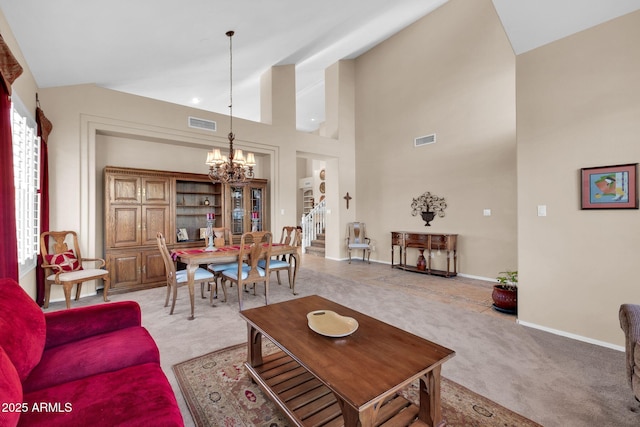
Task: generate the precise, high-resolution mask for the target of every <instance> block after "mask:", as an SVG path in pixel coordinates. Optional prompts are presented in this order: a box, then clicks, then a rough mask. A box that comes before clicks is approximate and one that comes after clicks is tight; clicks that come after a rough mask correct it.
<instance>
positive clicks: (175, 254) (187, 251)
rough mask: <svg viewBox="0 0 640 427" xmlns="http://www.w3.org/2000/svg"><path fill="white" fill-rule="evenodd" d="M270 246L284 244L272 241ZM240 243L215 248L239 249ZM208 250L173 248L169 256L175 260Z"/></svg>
mask: <svg viewBox="0 0 640 427" xmlns="http://www.w3.org/2000/svg"><path fill="white" fill-rule="evenodd" d="M271 246H284V245H283V244H282V243H273V244H272V245H271ZM239 250H240V245H230V246H220V247H219V248H216V252H233V251H239ZM203 252H208V251H207V248H192V249H173V250H172V251H171V258H172V259H173V260H174V261H176V260H177V259H178V258H179V257H180V255H184V254H201V253H203Z"/></svg>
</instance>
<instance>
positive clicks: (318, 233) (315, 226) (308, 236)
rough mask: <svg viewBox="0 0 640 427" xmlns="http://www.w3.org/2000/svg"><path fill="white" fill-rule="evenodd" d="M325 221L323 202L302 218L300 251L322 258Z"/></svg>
mask: <svg viewBox="0 0 640 427" xmlns="http://www.w3.org/2000/svg"><path fill="white" fill-rule="evenodd" d="M325 219H326V201H325V200H323V201H321V202H320V203H318V204H317V205H316V206H314V208H313V209H311V211H309V213H308V214H306V215H303V216H302V221H301V224H302V250H303V251H304V253H310V254H313V255H316V256H321V257H324V249H325V243H324V231H325V228H326V227H325V226H326V222H325Z"/></svg>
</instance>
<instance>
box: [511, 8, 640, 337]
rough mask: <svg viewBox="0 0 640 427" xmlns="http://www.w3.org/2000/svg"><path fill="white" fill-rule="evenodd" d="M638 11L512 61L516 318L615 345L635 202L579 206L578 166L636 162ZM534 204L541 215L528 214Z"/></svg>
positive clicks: (633, 295)
mask: <svg viewBox="0 0 640 427" xmlns="http://www.w3.org/2000/svg"><path fill="white" fill-rule="evenodd" d="M639 40H640V12H635V13H632V14H629V15H626V16H623V17H621V18H618V19H615V20H613V21H610V22H608V23H605V24H602V25H600V26H598V27H595V28H592V29H589V30H586V31H584V32H581V33H578V34H575V35H573V36H571V37H568V38H565V39H563V40H560V41H557V42H555V43H552V44H549V45H547V46H543V47H540V48H538V49H536V50H533V51H531V52H529V53H526V54H523V55H520V56H518V59H517V94H518V102H517V110H518V212H519V217H518V239H519V247H518V253H519V263H518V264H519V269H520V294H519V299H520V305H519V315H518V317H519V319H520V321H521V322H525V323H531V324H535V325H538V326H542V327H546V328H549V329H552V330H559V331H564V332H565V333H570V334H575V335H577V336H582V337H589V338H591V339H593V340H596V341H602V342H607V343H614V344H617V345H622V344H623V335H622V331H621V330H620V326H619V321H618V309H619V306H620V304H622V303H638V302H639V301H640V286H638V280H637V277H636V273H637V271H636V267H637V265H638V264H637V262H638V261H637V259H638V248H640V233H639V232H638V230H639V229H640V212H639V211H637V210H580V180H579V174H580V168H584V167H592V166H605V165H615V164H623V163H637V162H639V161H640V141H639V140H638V135H640V49H638V41H639ZM537 205H546V206H547V209H548V215H547V216H546V217H538V216H537V213H536V212H537V208H536V207H537Z"/></svg>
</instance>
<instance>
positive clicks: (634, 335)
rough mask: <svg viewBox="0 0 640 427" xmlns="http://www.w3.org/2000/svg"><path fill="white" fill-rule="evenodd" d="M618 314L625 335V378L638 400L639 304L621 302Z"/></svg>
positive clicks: (639, 398) (639, 388) (639, 359)
mask: <svg viewBox="0 0 640 427" xmlns="http://www.w3.org/2000/svg"><path fill="white" fill-rule="evenodd" d="M619 316H620V327H621V328H622V330H623V331H624V337H625V354H626V356H627V360H626V368H627V380H628V381H629V385H630V386H631V389H632V390H633V394H634V395H635V397H636V400H639V401H640V305H637V304H622V305H621V306H620V312H619Z"/></svg>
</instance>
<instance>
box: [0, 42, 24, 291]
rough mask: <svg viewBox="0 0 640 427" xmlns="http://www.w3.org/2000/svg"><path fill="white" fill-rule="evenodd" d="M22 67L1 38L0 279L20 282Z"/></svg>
mask: <svg viewBox="0 0 640 427" xmlns="http://www.w3.org/2000/svg"><path fill="white" fill-rule="evenodd" d="M20 74H22V67H21V66H20V64H19V63H18V61H17V60H16V59H15V57H14V56H13V54H11V50H10V49H9V47H8V46H7V44H6V43H5V42H4V39H3V38H2V36H0V224H1V225H2V234H1V235H0V254H2V256H0V278H3V277H7V278H11V279H14V280H15V281H16V282H17V281H18V279H19V277H18V275H19V272H18V241H17V237H16V189H15V183H14V180H13V146H12V142H11V98H10V96H11V84H12V83H13V82H14V81H15V79H17V78H18V76H20Z"/></svg>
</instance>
